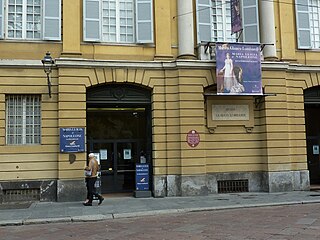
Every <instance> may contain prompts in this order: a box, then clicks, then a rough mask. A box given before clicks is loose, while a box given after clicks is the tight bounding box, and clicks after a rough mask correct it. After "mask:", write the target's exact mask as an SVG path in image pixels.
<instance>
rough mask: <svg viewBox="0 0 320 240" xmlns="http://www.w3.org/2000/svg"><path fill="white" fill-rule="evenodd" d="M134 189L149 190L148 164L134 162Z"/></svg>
mask: <svg viewBox="0 0 320 240" xmlns="http://www.w3.org/2000/svg"><path fill="white" fill-rule="evenodd" d="M136 190H137V191H148V190H149V165H148V164H136Z"/></svg>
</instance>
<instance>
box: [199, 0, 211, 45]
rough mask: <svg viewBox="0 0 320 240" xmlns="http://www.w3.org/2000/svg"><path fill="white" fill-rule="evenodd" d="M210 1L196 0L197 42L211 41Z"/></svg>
mask: <svg viewBox="0 0 320 240" xmlns="http://www.w3.org/2000/svg"><path fill="white" fill-rule="evenodd" d="M211 16H212V13H211V0H197V42H198V43H201V42H210V41H211V40H212V17H211Z"/></svg>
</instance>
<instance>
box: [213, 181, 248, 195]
mask: <svg viewBox="0 0 320 240" xmlns="http://www.w3.org/2000/svg"><path fill="white" fill-rule="evenodd" d="M248 185H249V184H248V180H247V179H246V180H223V181H218V193H233V192H249V187H248Z"/></svg>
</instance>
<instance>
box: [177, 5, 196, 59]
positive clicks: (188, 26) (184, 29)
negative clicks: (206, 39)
mask: <svg viewBox="0 0 320 240" xmlns="http://www.w3.org/2000/svg"><path fill="white" fill-rule="evenodd" d="M177 19H178V38H179V58H195V54H194V34H193V31H194V28H193V21H194V20H193V4H192V0H178V16H177Z"/></svg>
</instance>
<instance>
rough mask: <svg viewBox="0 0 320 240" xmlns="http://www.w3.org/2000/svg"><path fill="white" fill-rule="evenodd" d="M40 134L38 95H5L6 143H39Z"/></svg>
mask: <svg viewBox="0 0 320 240" xmlns="http://www.w3.org/2000/svg"><path fill="white" fill-rule="evenodd" d="M40 136H41V102H40V96H38V95H8V96H6V143H7V144H9V145H22V144H40Z"/></svg>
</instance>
